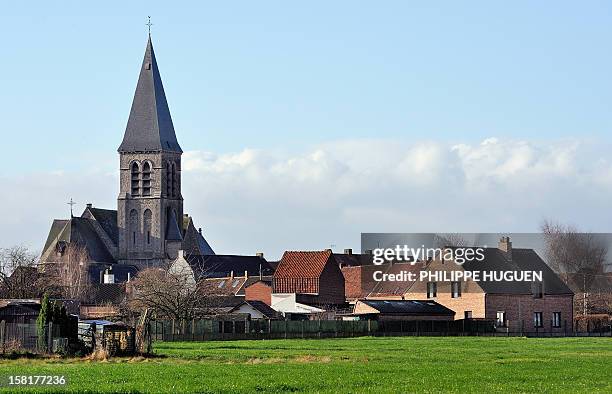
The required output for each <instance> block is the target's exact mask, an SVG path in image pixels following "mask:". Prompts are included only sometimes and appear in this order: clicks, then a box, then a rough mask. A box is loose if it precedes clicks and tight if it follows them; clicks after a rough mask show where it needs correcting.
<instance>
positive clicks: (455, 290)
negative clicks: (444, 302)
mask: <svg viewBox="0 0 612 394" xmlns="http://www.w3.org/2000/svg"><path fill="white" fill-rule="evenodd" d="M451 297H452V298H459V297H461V282H451Z"/></svg>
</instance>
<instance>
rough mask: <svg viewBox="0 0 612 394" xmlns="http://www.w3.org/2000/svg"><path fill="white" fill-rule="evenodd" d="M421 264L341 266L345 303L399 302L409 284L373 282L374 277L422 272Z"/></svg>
mask: <svg viewBox="0 0 612 394" xmlns="http://www.w3.org/2000/svg"><path fill="white" fill-rule="evenodd" d="M423 267H424V265H423V264H422V263H417V264H410V263H394V264H381V265H371V264H366V265H359V266H357V265H354V266H342V268H341V270H342V275H343V276H344V289H345V290H344V292H345V294H346V300H347V302H350V303H353V302H355V301H356V300H357V299H360V298H367V299H388V300H392V299H396V300H401V299H402V296H403V295H404V293H405V292H406V291H407V290H408V289H409V287H410V285H411V283H406V282H400V281H398V282H394V281H379V282H377V281H375V280H374V277H375V276H376V277H379V276H381V274H385V275H399V274H401V273H403V272H415V273H416V274H417V275H418V272H419V271H420V270H422V269H423Z"/></svg>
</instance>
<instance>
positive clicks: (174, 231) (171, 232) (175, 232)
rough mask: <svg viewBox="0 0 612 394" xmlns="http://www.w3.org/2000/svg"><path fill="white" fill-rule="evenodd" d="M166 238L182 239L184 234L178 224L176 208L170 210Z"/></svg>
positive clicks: (170, 239) (171, 239) (169, 239)
mask: <svg viewBox="0 0 612 394" xmlns="http://www.w3.org/2000/svg"><path fill="white" fill-rule="evenodd" d="M166 239H167V240H168V241H182V240H183V234H182V232H181V229H180V228H179V225H178V220H177V219H176V215H175V214H174V210H173V209H171V210H170V214H169V215H168V225H167V227H166Z"/></svg>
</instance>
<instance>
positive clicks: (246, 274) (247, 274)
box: [244, 270, 249, 278]
mask: <svg viewBox="0 0 612 394" xmlns="http://www.w3.org/2000/svg"><path fill="white" fill-rule="evenodd" d="M244 277H245V278H248V277H249V271H247V270H244Z"/></svg>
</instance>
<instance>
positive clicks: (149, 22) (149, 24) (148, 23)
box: [145, 16, 153, 37]
mask: <svg viewBox="0 0 612 394" xmlns="http://www.w3.org/2000/svg"><path fill="white" fill-rule="evenodd" d="M147 18H149V21H148V22H147V23H145V26H147V27H148V28H149V37H150V36H151V26H153V24H152V23H151V17H150V16H147Z"/></svg>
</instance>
